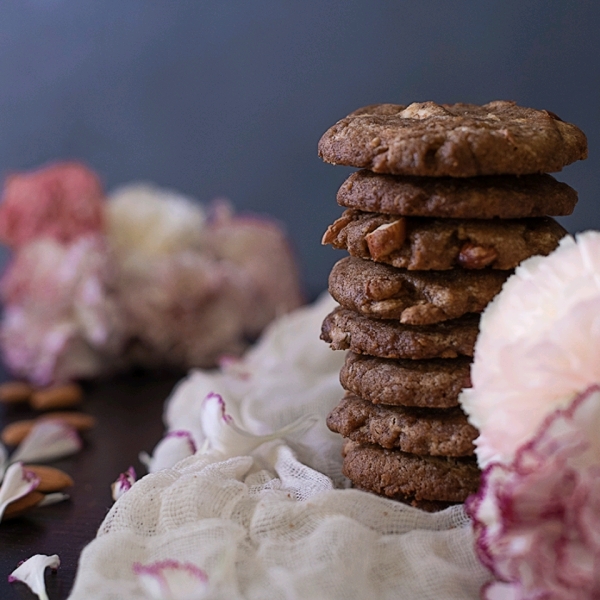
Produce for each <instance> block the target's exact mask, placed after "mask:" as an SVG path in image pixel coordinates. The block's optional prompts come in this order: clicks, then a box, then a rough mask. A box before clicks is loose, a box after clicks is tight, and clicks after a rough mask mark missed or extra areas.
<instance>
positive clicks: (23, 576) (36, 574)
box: [8, 554, 60, 600]
mask: <svg viewBox="0 0 600 600" xmlns="http://www.w3.org/2000/svg"><path fill="white" fill-rule="evenodd" d="M59 566H60V559H59V558H58V554H53V555H52V556H46V555H45V554H35V555H34V556H32V557H31V558H28V559H27V560H26V561H25V562H23V563H21V564H20V565H19V566H18V567H17V568H16V569H15V570H14V571H13V572H12V573H11V574H10V575H9V576H8V581H9V582H11V583H12V582H13V581H22V582H23V583H24V584H25V585H27V586H29V587H30V588H31V591H32V592H33V593H34V594H36V596H37V597H38V598H39V599H40V600H48V594H47V593H46V583H45V582H44V571H45V570H46V568H47V567H50V568H51V569H53V570H55V571H56V569H58V567H59Z"/></svg>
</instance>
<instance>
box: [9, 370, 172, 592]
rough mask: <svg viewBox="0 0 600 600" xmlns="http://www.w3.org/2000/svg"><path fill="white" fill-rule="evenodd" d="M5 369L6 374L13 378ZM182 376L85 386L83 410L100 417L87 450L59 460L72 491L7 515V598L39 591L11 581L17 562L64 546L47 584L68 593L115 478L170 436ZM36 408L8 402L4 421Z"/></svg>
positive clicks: (141, 471)
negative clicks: (166, 420) (169, 416)
mask: <svg viewBox="0 0 600 600" xmlns="http://www.w3.org/2000/svg"><path fill="white" fill-rule="evenodd" d="M1 375H2V377H1V378H0V380H4V379H6V376H5V375H4V373H2V374H1ZM181 377H182V374H179V375H174V374H167V375H164V374H163V375H149V374H147V373H146V374H137V375H136V374H134V375H127V376H123V377H119V378H117V379H114V380H111V381H103V382H96V383H89V384H86V385H85V386H84V388H85V392H86V394H85V401H84V404H83V406H82V410H83V411H85V412H87V413H90V414H92V415H94V416H95V417H96V419H97V420H98V424H97V426H96V428H95V429H94V430H92V431H90V432H88V433H86V434H84V440H85V445H84V448H83V450H82V451H81V452H80V453H78V454H76V455H74V456H72V457H69V458H66V459H62V460H59V461H55V462H53V463H51V464H52V465H53V466H56V467H58V468H60V469H62V470H63V471H66V472H67V473H69V474H70V475H71V476H72V477H73V479H74V480H75V485H74V487H73V488H72V489H70V490H68V493H69V494H70V496H71V498H70V499H69V500H68V501H66V502H62V503H60V504H56V505H54V506H48V507H45V508H38V509H35V510H33V511H31V512H30V513H28V514H27V515H26V516H23V517H20V518H18V519H14V520H9V521H6V522H2V523H0V599H1V600H11V599H13V598H14V599H17V598H20V599H28V600H30V599H32V598H36V596H34V595H33V594H32V593H31V592H30V591H29V589H28V588H27V587H26V586H25V585H23V584H21V583H12V584H9V583H8V581H7V578H8V575H9V574H10V573H11V572H12V571H13V570H14V569H15V568H16V566H17V563H18V562H19V561H22V560H25V559H26V558H29V557H30V556H32V555H33V554H49V555H51V554H58V556H59V557H60V560H61V566H60V568H59V570H58V572H57V573H56V574H50V572H49V571H47V572H46V588H47V590H48V595H49V597H50V600H63V599H64V598H66V597H67V596H68V594H69V592H70V590H71V587H72V585H73V580H74V578H75V573H76V570H77V562H78V560H79V554H80V553H81V550H82V549H83V547H84V546H85V545H86V544H87V543H88V542H90V541H91V540H92V539H93V538H94V537H95V534H96V531H97V529H98V527H99V525H100V523H101V522H102V520H103V519H104V517H105V515H106V513H107V512H108V510H109V509H110V507H111V506H112V504H113V501H112V498H111V491H110V484H111V483H112V482H113V481H114V480H115V479H116V478H117V476H118V475H119V473H121V472H123V471H125V470H126V469H127V468H128V467H129V466H130V465H133V466H134V467H135V469H136V471H137V473H138V475H140V474H141V475H143V474H144V473H145V470H144V469H143V467H142V466H141V465H140V463H139V460H138V454H139V452H140V451H141V450H146V451H147V452H150V451H151V450H152V449H153V448H154V446H155V445H156V443H157V442H158V440H159V439H160V438H161V437H162V434H163V431H164V427H163V423H162V418H161V417H162V410H163V404H164V401H165V399H166V397H167V396H168V395H169V393H170V392H171V390H172V388H173V386H174V385H175V383H176V382H177V381H178V380H179V379H180V378H181ZM34 416H36V413H34V412H33V411H31V410H30V409H28V408H24V407H0V424H1V425H2V426H4V425H6V424H8V423H10V422H12V421H16V420H19V419H25V418H31V417H34Z"/></svg>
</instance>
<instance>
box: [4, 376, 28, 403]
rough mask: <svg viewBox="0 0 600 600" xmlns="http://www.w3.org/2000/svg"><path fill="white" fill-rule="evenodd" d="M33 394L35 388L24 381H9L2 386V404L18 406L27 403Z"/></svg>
mask: <svg viewBox="0 0 600 600" xmlns="http://www.w3.org/2000/svg"><path fill="white" fill-rule="evenodd" d="M32 393H33V388H32V387H31V386H30V385H29V384H28V383H25V382H24V381H7V382H6V383H3V384H2V385H0V402H4V403H5V404H16V403H18V402H27V400H29V398H30V397H31V394H32Z"/></svg>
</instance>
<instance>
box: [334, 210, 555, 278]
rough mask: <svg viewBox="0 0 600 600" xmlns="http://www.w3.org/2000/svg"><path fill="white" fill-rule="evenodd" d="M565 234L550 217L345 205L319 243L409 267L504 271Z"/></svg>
mask: <svg viewBox="0 0 600 600" xmlns="http://www.w3.org/2000/svg"><path fill="white" fill-rule="evenodd" d="M565 235H567V230H566V229H564V228H563V227H561V226H560V225H559V224H558V223H557V222H556V221H555V220H554V219H551V218H550V217H541V218H537V219H502V220H500V219H495V220H493V221H492V220H490V221H485V220H480V219H428V218H423V217H397V216H391V215H384V214H379V213H368V212H361V211H357V210H351V209H349V210H346V211H344V213H343V214H342V216H341V217H340V218H339V219H337V221H335V222H334V223H333V224H332V225H330V226H329V228H328V229H327V231H326V232H325V235H324V236H323V243H324V244H331V245H332V246H333V247H334V248H337V249H339V250H347V251H348V252H349V253H350V255H351V256H355V257H358V258H364V259H370V260H374V261H375V262H382V263H386V264H389V265H392V266H394V267H398V268H401V269H408V270H409V271H427V270H437V271H442V270H448V269H456V268H464V269H483V268H486V267H487V268H490V269H500V270H508V269H514V268H515V267H516V266H517V265H518V264H519V263H520V262H522V261H523V260H525V259H526V258H529V257H530V256H535V255H538V254H540V255H544V256H546V255H548V254H550V252H552V251H553V250H554V249H555V248H556V247H557V246H558V243H559V241H560V240H561V238H563V237H564V236H565Z"/></svg>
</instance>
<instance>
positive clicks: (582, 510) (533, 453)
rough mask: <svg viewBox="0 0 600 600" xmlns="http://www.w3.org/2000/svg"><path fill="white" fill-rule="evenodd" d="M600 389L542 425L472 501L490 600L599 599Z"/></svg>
mask: <svg viewBox="0 0 600 600" xmlns="http://www.w3.org/2000/svg"><path fill="white" fill-rule="evenodd" d="M598 431H600V387H599V386H593V387H591V388H589V389H588V390H587V391H586V392H585V393H583V394H581V395H580V396H578V397H577V398H576V399H575V400H574V401H573V402H572V403H571V405H570V406H569V407H568V408H567V409H564V410H561V409H559V410H556V411H555V412H554V413H552V414H551V415H550V416H549V417H547V418H546V419H545V421H544V422H543V424H542V426H541V427H540V429H539V430H538V432H537V434H536V436H535V437H534V438H533V439H531V440H530V441H529V442H527V443H526V444H524V445H523V446H521V447H520V448H519V449H518V450H517V452H516V454H515V457H514V460H513V461H512V462H510V463H509V464H498V463H492V464H490V465H489V466H488V467H487V468H486V469H485V471H484V473H483V483H482V486H481V488H480V490H479V492H478V493H477V495H475V496H472V497H471V498H469V500H468V501H467V512H468V513H469V514H470V516H471V517H472V519H473V521H474V528H475V533H476V537H477V550H478V554H479V557H480V559H481V561H482V562H483V563H484V564H485V565H486V566H487V567H489V568H490V569H491V570H492V572H493V573H494V575H495V576H496V578H497V579H498V580H499V581H497V582H494V583H492V584H490V585H489V586H488V587H487V588H485V589H484V597H485V598H487V599H489V600H496V599H497V600H500V599H511V600H537V599H544V600H584V599H592V598H599V597H600V438H599V436H598Z"/></svg>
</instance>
